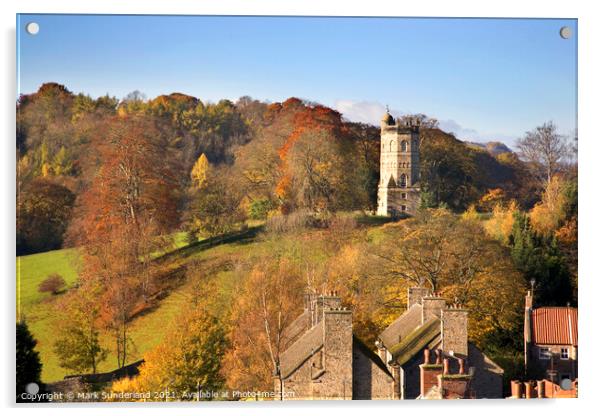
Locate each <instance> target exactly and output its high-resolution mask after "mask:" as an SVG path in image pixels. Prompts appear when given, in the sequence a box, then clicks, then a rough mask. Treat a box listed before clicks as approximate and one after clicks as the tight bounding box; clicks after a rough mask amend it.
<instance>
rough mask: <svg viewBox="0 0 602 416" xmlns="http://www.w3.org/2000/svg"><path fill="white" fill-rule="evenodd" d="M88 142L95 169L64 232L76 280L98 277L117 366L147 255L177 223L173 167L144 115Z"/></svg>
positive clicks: (145, 293)
mask: <svg viewBox="0 0 602 416" xmlns="http://www.w3.org/2000/svg"><path fill="white" fill-rule="evenodd" d="M102 127H103V128H102V129H100V130H99V131H98V132H97V134H96V135H95V136H94V139H93V143H92V145H93V148H94V150H95V152H96V160H94V162H95V165H96V174H95V175H94V177H93V178H92V180H91V182H90V183H89V185H88V186H87V188H86V189H85V190H84V191H83V192H82V193H81V194H80V197H79V198H78V201H77V206H76V210H77V213H76V215H75V218H76V221H74V222H72V224H71V227H70V230H69V234H70V237H71V239H72V241H73V242H74V243H75V244H78V245H82V246H83V248H84V251H83V269H82V273H81V278H82V280H83V281H84V282H85V281H88V280H91V281H95V282H99V283H100V286H101V287H102V288H103V291H102V294H101V296H100V298H99V302H100V304H102V305H103V310H102V311H101V316H102V319H103V320H104V324H105V325H106V326H107V327H108V328H109V329H111V330H112V331H113V333H114V335H115V341H116V344H115V345H116V352H117V358H118V366H120V367H121V366H123V365H125V364H126V362H127V350H128V332H127V327H128V322H129V320H130V318H131V316H132V315H133V313H134V312H135V311H136V310H139V308H141V307H144V306H143V305H144V303H145V302H146V301H147V300H148V298H149V296H150V295H151V294H152V290H153V287H152V285H153V282H152V279H151V276H152V274H151V270H150V265H151V262H150V260H151V255H152V253H153V252H154V251H156V250H157V249H158V248H160V247H162V246H163V244H164V242H163V241H162V239H161V238H160V236H161V235H163V234H164V233H166V232H168V231H170V230H171V229H172V227H173V226H174V225H175V224H176V223H177V220H178V209H177V198H178V194H177V189H178V185H179V184H178V181H177V180H176V177H175V171H176V169H175V166H176V165H175V164H174V163H173V161H172V160H171V159H170V154H169V150H168V147H167V146H166V145H165V140H166V137H165V135H164V134H163V133H162V131H161V130H160V127H159V126H158V125H157V124H156V123H154V120H153V119H152V118H146V117H140V116H126V117H120V118H114V119H112V120H111V121H110V122H109V123H106V124H105V125H103V126H102Z"/></svg>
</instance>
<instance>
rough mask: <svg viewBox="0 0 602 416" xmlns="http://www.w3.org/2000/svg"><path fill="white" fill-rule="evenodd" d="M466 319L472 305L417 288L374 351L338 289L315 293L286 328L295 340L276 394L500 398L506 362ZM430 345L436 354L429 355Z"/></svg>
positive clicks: (292, 396)
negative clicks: (471, 332)
mask: <svg viewBox="0 0 602 416" xmlns="http://www.w3.org/2000/svg"><path fill="white" fill-rule="evenodd" d="M467 325H468V318H467V311H466V310H465V309H461V308H459V307H455V306H452V307H447V306H446V302H445V300H444V299H443V298H441V297H439V296H436V295H433V294H431V293H429V292H428V291H426V290H425V289H422V288H411V289H409V291H408V310H407V311H406V312H405V313H404V314H402V315H401V316H400V317H399V318H398V319H396V320H395V321H394V322H393V323H392V324H391V325H390V326H389V327H387V328H386V329H385V330H384V331H383V332H382V333H381V334H380V335H379V337H378V341H377V351H376V352H375V351H372V350H371V349H370V348H369V347H368V346H367V345H365V344H364V343H362V341H361V340H359V339H358V338H357V337H355V336H354V335H353V330H352V314H351V311H349V310H346V309H344V308H342V307H341V299H340V298H339V297H338V296H336V295H335V294H329V295H328V296H325V295H320V296H308V298H307V299H306V306H305V309H304V311H303V313H302V314H301V315H300V316H299V317H298V318H297V319H296V320H295V321H294V322H293V323H292V324H291V325H290V326H289V327H288V328H287V329H286V331H285V332H286V336H287V337H289V338H291V339H294V342H293V343H292V344H290V346H289V347H288V348H287V349H286V350H285V351H284V352H283V353H282V354H281V356H280V366H279V374H276V376H275V377H274V389H275V392H276V397H277V398H282V399H284V400H288V399H293V400H312V399H313V400H320V399H343V400H344V399H359V400H362V399H364V400H369V399H416V398H429V399H434V398H443V399H445V398H472V397H475V398H481V397H487V398H498V397H499V398H501V397H502V375H503V370H502V369H501V368H500V367H499V366H498V365H497V364H495V363H494V362H493V361H492V360H491V359H489V358H488V357H487V356H486V355H485V354H483V353H482V352H481V351H480V350H479V349H478V348H476V347H475V346H474V345H472V344H471V343H469V342H468V341H467ZM425 350H426V351H425ZM427 353H428V354H429V357H430V356H431V355H432V354H435V355H436V356H437V359H436V360H434V361H433V362H432V363H431V362H430V358H429V359H428V360H426V361H424V362H422V360H423V359H424V358H425V357H426V354H427ZM421 364H422V367H421ZM421 375H422V377H421Z"/></svg>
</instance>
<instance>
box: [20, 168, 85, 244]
mask: <svg viewBox="0 0 602 416" xmlns="http://www.w3.org/2000/svg"><path fill="white" fill-rule="evenodd" d="M74 202H75V195H74V194H73V192H71V191H70V190H69V189H68V188H66V187H64V186H62V185H59V184H57V183H55V182H53V181H49V180H42V179H36V180H34V181H32V182H30V183H28V184H27V185H26V186H23V188H21V190H20V192H19V195H18V197H17V254H27V253H35V252H39V251H46V250H53V249H58V248H60V247H61V246H62V244H63V235H64V234H65V230H66V229H67V226H68V224H69V220H70V219H71V212H72V209H73V205H74Z"/></svg>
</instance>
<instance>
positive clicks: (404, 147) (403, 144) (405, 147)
mask: <svg viewBox="0 0 602 416" xmlns="http://www.w3.org/2000/svg"><path fill="white" fill-rule="evenodd" d="M401 151H402V152H407V151H408V142H406V141H405V140H404V141H402V142H401Z"/></svg>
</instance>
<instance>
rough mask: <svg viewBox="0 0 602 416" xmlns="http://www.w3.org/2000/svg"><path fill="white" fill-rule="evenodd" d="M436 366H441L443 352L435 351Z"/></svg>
mask: <svg viewBox="0 0 602 416" xmlns="http://www.w3.org/2000/svg"><path fill="white" fill-rule="evenodd" d="M435 364H439V365H440V364H441V350H439V349H437V350H435Z"/></svg>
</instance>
